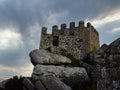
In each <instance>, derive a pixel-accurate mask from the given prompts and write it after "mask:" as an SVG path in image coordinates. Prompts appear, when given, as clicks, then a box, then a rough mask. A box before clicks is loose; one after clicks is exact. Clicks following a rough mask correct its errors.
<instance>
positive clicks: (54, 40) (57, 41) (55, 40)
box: [53, 36, 59, 46]
mask: <svg viewBox="0 0 120 90" xmlns="http://www.w3.org/2000/svg"><path fill="white" fill-rule="evenodd" d="M58 45H59V37H58V36H53V46H58Z"/></svg>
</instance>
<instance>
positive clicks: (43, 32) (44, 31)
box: [41, 27, 47, 35]
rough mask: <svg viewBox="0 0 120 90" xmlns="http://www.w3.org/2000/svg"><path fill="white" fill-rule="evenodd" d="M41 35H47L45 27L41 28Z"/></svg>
mask: <svg viewBox="0 0 120 90" xmlns="http://www.w3.org/2000/svg"><path fill="white" fill-rule="evenodd" d="M41 33H42V34H44V35H45V34H47V27H42V31H41Z"/></svg>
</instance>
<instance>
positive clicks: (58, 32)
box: [42, 21, 98, 36]
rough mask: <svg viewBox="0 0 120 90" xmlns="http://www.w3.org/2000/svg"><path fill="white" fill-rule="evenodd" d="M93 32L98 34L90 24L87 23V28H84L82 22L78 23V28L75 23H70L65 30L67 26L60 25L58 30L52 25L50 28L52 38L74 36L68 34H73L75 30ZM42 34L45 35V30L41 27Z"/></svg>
mask: <svg viewBox="0 0 120 90" xmlns="http://www.w3.org/2000/svg"><path fill="white" fill-rule="evenodd" d="M86 28H87V29H86ZM83 29H84V30H88V31H89V30H93V31H94V32H95V33H97V34H98V32H97V31H96V29H94V27H93V26H92V25H91V23H89V22H88V23H87V26H85V24H84V21H80V22H79V23H78V26H75V22H70V23H69V28H67V24H65V23H64V24H61V27H60V29H59V28H58V26H57V25H53V26H52V35H53V36H58V35H64V34H65V35H75V34H70V33H71V32H73V33H74V31H76V30H79V31H80V30H83ZM42 34H47V28H46V27H42Z"/></svg>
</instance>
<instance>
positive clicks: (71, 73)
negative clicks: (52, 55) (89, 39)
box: [33, 65, 89, 86]
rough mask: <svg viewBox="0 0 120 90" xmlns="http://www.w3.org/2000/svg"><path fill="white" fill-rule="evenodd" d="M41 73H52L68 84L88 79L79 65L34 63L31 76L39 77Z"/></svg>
mask: <svg viewBox="0 0 120 90" xmlns="http://www.w3.org/2000/svg"><path fill="white" fill-rule="evenodd" d="M41 75H53V76H55V77H57V78H59V79H60V80H61V81H63V82H65V83H66V84H67V85H70V86H71V85H72V86H74V85H76V84H78V83H81V82H88V81H89V77H88V75H87V72H86V70H85V68H80V67H62V66H53V65H48V66H45V65H36V66H35V68H34V71H33V78H36V77H39V78H40V77H41Z"/></svg>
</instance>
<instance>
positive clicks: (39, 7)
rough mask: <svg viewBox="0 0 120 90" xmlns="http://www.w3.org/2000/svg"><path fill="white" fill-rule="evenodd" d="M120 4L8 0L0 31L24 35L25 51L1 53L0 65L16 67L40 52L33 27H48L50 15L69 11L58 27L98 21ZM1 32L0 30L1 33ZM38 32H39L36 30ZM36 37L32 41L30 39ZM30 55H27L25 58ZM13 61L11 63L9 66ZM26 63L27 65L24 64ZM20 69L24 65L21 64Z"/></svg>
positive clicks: (117, 0)
mask: <svg viewBox="0 0 120 90" xmlns="http://www.w3.org/2000/svg"><path fill="white" fill-rule="evenodd" d="M119 6H120V0H5V1H2V2H0V28H2V29H3V28H9V27H13V28H16V30H17V31H18V32H19V33H21V35H22V37H23V42H24V48H22V49H19V48H18V50H10V49H8V50H5V51H2V52H0V59H1V60H0V63H1V64H7V65H17V62H19V60H20V59H21V58H23V60H24V58H25V59H26V58H27V59H29V58H28V57H27V56H25V55H28V53H29V51H30V50H32V49H34V48H38V44H39V33H40V32H39V31H40V30H38V29H37V30H36V33H31V31H30V29H29V28H30V27H31V26H34V24H35V23H38V24H39V26H43V25H45V24H46V23H47V17H49V12H54V13H59V12H63V11H67V12H68V15H66V16H65V17H63V18H61V20H60V21H58V23H59V24H60V23H67V22H69V21H79V20H85V19H87V18H89V19H91V18H95V17H96V16H97V15H100V14H102V13H109V11H110V10H113V9H115V8H118V7H119ZM2 29H0V30H2ZM35 29H36V28H35ZM31 34H33V37H31ZM26 53H27V54H26ZM9 61H11V62H9ZM25 62H27V61H25ZM25 62H24V63H25ZM18 64H20V65H22V64H23V61H21V63H18Z"/></svg>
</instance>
